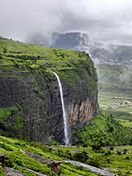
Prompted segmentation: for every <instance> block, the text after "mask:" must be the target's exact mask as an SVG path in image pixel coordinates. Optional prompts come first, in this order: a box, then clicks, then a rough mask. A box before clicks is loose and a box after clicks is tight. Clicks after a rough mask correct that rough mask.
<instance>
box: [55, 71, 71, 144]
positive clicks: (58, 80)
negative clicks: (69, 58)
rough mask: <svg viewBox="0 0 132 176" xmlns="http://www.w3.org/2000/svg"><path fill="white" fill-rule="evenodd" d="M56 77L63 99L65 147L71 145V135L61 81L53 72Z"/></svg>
mask: <svg viewBox="0 0 132 176" xmlns="http://www.w3.org/2000/svg"><path fill="white" fill-rule="evenodd" d="M53 73H54V75H55V76H56V78H57V82H58V85H59V91H60V97H61V106H62V112H63V121H64V137H65V140H64V142H65V145H69V134H68V122H67V114H66V110H65V104H64V97H63V89H62V85H61V81H60V78H59V76H58V75H57V73H55V72H53Z"/></svg>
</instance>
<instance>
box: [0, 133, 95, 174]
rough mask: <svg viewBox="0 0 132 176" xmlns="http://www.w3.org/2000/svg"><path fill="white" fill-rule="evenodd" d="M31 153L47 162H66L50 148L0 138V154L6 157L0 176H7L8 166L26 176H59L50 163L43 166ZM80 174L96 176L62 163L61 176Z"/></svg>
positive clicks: (0, 168)
mask: <svg viewBox="0 0 132 176" xmlns="http://www.w3.org/2000/svg"><path fill="white" fill-rule="evenodd" d="M29 152H30V153H31V156H33V155H34V154H37V156H40V157H43V158H44V159H45V160H47V161H48V160H52V161H55V160H59V161H63V160H64V157H63V156H58V155H57V154H55V153H54V152H52V148H49V147H48V146H43V145H40V144H37V143H28V142H25V141H22V140H17V139H11V138H7V137H2V136H0V153H2V154H5V156H6V160H5V162H4V166H3V167H0V174H1V175H3V176H5V175H6V174H5V171H4V170H5V166H8V167H13V168H14V169H15V170H19V171H21V172H22V173H23V174H24V175H25V176H31V175H32V176H36V175H37V174H36V173H35V172H38V173H43V174H46V175H52V176H54V175H57V173H55V171H54V170H53V169H52V167H50V166H49V164H48V162H47V164H42V163H41V162H40V161H39V160H37V159H35V158H32V157H31V156H29V155H28V153H29ZM80 174H81V175H89V176H96V174H93V173H90V172H89V171H88V170H85V169H83V168H79V167H75V166H73V165H70V164H65V163H63V162H62V163H61V173H60V175H62V176H63V175H71V176H79V175H80Z"/></svg>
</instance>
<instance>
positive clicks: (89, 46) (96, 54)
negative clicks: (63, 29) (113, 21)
mask: <svg viewBox="0 0 132 176" xmlns="http://www.w3.org/2000/svg"><path fill="white" fill-rule="evenodd" d="M28 42H30V43H34V44H41V45H46V46H50V47H54V48H64V49H71V50H82V51H86V52H88V53H89V54H90V55H91V57H92V59H93V60H94V62H95V63H101V64H121V65H122V64H125V65H129V64H132V46H122V45H112V44H109V45H108V44H107V45H105V44H103V43H101V42H97V41H93V40H92V39H90V37H89V36H88V34H86V33H80V32H69V33H52V35H50V36H47V35H42V34H34V35H31V36H30V37H29V38H28Z"/></svg>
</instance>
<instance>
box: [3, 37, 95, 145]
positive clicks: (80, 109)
mask: <svg viewBox="0 0 132 176" xmlns="http://www.w3.org/2000/svg"><path fill="white" fill-rule="evenodd" d="M53 71H54V72H56V73H57V74H58V75H59V77H60V79H61V82H62V87H63V92H64V101H65V106H66V110H67V115H68V124H69V128H71V129H73V128H76V127H79V126H82V125H84V124H86V123H87V122H88V120H89V119H90V118H91V117H92V116H93V115H94V114H95V113H96V111H97V75H96V69H95V68H94V64H93V62H92V61H91V59H90V57H89V55H88V54H86V53H84V52H79V51H67V50H60V49H52V48H47V47H43V46H37V45H31V44H24V43H20V42H15V41H11V40H7V39H0V134H2V135H7V136H14V137H23V138H26V139H31V140H37V141H40V142H42V143H48V142H49V141H51V140H53V139H54V138H55V139H58V140H59V141H63V118H62V107H61V101H60V93H59V87H58V83H57V79H56V77H55V75H54V74H53ZM71 132H72V130H71Z"/></svg>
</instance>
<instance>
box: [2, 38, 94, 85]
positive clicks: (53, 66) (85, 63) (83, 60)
mask: <svg viewBox="0 0 132 176" xmlns="http://www.w3.org/2000/svg"><path fill="white" fill-rule="evenodd" d="M0 68H2V69H5V70H7V69H8V70H10V69H13V70H14V69H15V70H16V71H17V70H18V69H19V71H20V70H22V71H23V72H29V71H30V70H32V69H36V68H37V70H38V71H39V69H40V70H41V69H43V70H44V71H47V72H50V71H51V70H52V71H56V72H58V73H59V75H60V77H62V78H63V79H64V80H65V81H67V82H69V83H71V85H73V83H75V82H76V81H77V80H78V78H79V70H81V69H83V71H84V76H85V77H86V79H87V78H88V79H90V80H91V84H90V85H91V86H92V85H93V84H94V82H93V80H92V76H95V75H96V74H95V69H94V64H93V62H92V61H91V59H90V57H89V55H88V54H86V53H85V52H79V51H72V50H64V49H53V48H48V47H44V46H39V45H32V44H24V43H21V42H18V41H11V40H5V39H0ZM72 70H74V71H75V72H76V73H77V74H75V73H74V72H73V71H72ZM81 71H82V70H81ZM86 72H87V73H89V75H88V74H86ZM72 73H74V74H72ZM0 76H3V75H2V74H0ZM73 78H74V79H73ZM90 85H89V86H90Z"/></svg>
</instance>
